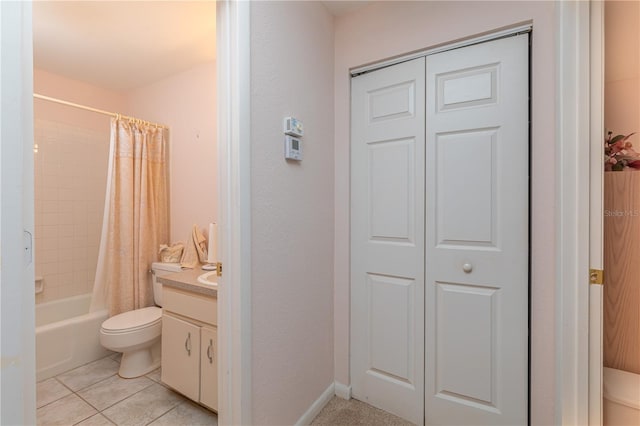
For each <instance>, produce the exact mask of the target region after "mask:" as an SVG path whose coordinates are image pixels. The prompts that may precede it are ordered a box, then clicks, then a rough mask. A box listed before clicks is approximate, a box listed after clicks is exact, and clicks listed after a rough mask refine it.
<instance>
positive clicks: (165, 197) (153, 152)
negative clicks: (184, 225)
mask: <svg viewBox="0 0 640 426" xmlns="http://www.w3.org/2000/svg"><path fill="white" fill-rule="evenodd" d="M167 138H168V131H167V130H166V129H162V128H158V127H155V126H153V125H147V124H145V123H139V122H130V121H129V120H126V119H119V118H113V119H112V120H111V151H112V152H111V155H110V158H109V177H108V180H107V182H108V184H107V195H106V197H105V213H104V220H103V228H102V238H101V241H100V253H99V255H98V266H97V269H96V280H95V284H94V293H93V299H92V303H91V310H92V311H94V310H97V309H101V308H104V307H107V308H108V309H109V315H110V316H112V315H116V314H118V313H121V312H126V311H130V310H133V309H138V308H143V307H145V306H152V305H153V290H152V288H151V284H150V280H149V270H150V267H151V263H152V262H155V261H156V260H157V257H158V247H159V246H160V244H167V243H168V242H169V193H168V166H167V156H168V153H167V149H168V147H167Z"/></svg>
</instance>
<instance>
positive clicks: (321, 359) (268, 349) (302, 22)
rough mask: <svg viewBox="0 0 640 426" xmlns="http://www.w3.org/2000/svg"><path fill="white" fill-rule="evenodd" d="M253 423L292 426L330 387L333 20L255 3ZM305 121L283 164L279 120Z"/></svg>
mask: <svg viewBox="0 0 640 426" xmlns="http://www.w3.org/2000/svg"><path fill="white" fill-rule="evenodd" d="M250 13H251V139H252V141H251V217H252V226H251V274H252V296H251V299H252V301H253V307H252V404H253V408H252V412H253V414H252V416H253V423H254V424H257V425H285V424H294V423H295V422H296V421H297V420H298V419H300V417H301V416H302V415H303V414H304V413H305V411H306V410H307V409H308V408H309V407H310V405H311V404H312V403H313V402H314V401H315V400H316V399H317V398H318V397H319V396H320V395H321V394H322V392H323V391H325V390H326V389H327V388H328V387H329V386H330V385H331V384H332V383H333V266H332V264H333V212H334V206H333V161H334V155H333V54H334V51H333V19H332V16H331V15H330V14H329V13H328V12H327V10H326V9H325V8H324V6H323V5H322V4H320V3H319V2H252V3H251V12H250ZM289 115H293V116H295V117H296V118H299V119H301V120H303V122H304V129H305V135H304V138H303V147H304V159H303V161H302V162H299V163H298V162H287V161H286V160H285V159H284V149H283V133H282V120H283V118H284V117H286V116H289Z"/></svg>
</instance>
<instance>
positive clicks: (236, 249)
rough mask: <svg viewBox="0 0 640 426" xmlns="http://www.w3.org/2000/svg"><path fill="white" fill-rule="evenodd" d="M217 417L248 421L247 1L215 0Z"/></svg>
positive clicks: (224, 422)
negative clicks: (219, 273) (220, 266)
mask: <svg viewBox="0 0 640 426" xmlns="http://www.w3.org/2000/svg"><path fill="white" fill-rule="evenodd" d="M216 11H217V28H218V30H217V31H218V33H217V40H218V41H217V49H218V60H217V69H218V150H219V152H218V154H219V157H218V158H219V168H218V205H219V206H221V208H220V217H219V221H220V228H219V230H220V234H219V235H220V241H221V243H219V244H220V246H221V247H220V249H221V250H220V251H219V253H220V254H221V256H220V259H221V261H222V263H223V270H222V272H223V275H222V278H221V286H220V289H219V290H218V291H219V294H218V297H219V304H218V306H219V309H218V316H219V322H218V323H219V334H218V335H219V337H218V339H219V342H222V344H219V345H218V347H219V348H223V349H222V350H221V351H220V354H219V362H220V364H219V370H218V371H219V372H220V374H219V378H218V386H219V392H218V395H219V398H220V401H219V423H220V424H221V425H240V424H243V425H248V424H251V414H252V413H251V250H250V248H251V247H250V245H251V240H250V230H251V210H250V207H251V205H250V201H251V199H250V195H251V192H250V183H251V180H250V178H251V175H250V168H249V167H250V164H251V163H250V154H251V151H250V146H251V145H250V142H251V139H250V132H249V128H250V126H248V125H247V123H250V122H251V121H250V111H251V110H250V99H251V98H250V91H249V86H250V81H251V80H250V77H251V76H250V20H249V17H250V4H249V2H239V1H232V0H221V1H218V2H217V6H216Z"/></svg>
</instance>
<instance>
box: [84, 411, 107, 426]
mask: <svg viewBox="0 0 640 426" xmlns="http://www.w3.org/2000/svg"><path fill="white" fill-rule="evenodd" d="M76 426H113V423H111V422H110V421H109V419H107V418H106V417H105V416H103V415H102V414H100V413H98V414H96V415H93V416H91V417H89V418H88V419H87V420H84V421H82V422H80V423H78V424H77V425H76Z"/></svg>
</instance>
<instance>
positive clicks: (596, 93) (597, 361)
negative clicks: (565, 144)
mask: <svg viewBox="0 0 640 426" xmlns="http://www.w3.org/2000/svg"><path fill="white" fill-rule="evenodd" d="M590 46H591V47H590V49H591V51H590V55H591V57H590V62H591V77H590V83H591V111H590V114H591V120H590V121H591V129H590V134H591V153H590V157H591V166H590V169H591V170H590V181H591V183H590V185H591V189H590V192H591V194H590V197H589V201H590V211H589V222H590V231H589V251H590V253H589V263H590V265H591V266H590V267H591V268H596V269H604V259H603V251H604V241H603V234H604V224H603V216H604V200H603V198H604V171H603V167H602V164H603V161H604V153H603V149H602V139H603V137H604V49H605V48H604V2H603V1H592V2H591V28H590ZM602 293H603V288H602V286H601V285H591V286H590V290H589V425H591V426H601V425H602V361H603V360H602V330H603V327H602V318H603V311H602V297H603V294H602Z"/></svg>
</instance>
